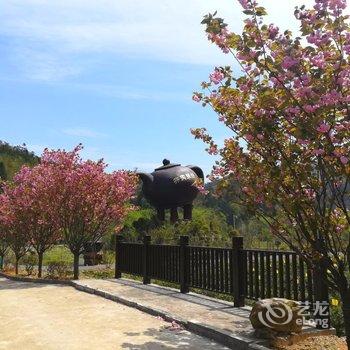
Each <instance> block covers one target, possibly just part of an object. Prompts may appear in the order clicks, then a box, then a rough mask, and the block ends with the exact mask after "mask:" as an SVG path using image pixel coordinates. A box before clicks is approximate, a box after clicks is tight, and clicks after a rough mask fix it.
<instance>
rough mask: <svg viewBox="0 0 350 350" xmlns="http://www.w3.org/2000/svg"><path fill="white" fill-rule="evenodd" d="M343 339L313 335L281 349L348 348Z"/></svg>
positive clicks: (328, 349)
mask: <svg viewBox="0 0 350 350" xmlns="http://www.w3.org/2000/svg"><path fill="white" fill-rule="evenodd" d="M347 349H348V347H347V346H346V343H345V341H344V340H343V339H341V338H338V337H336V336H333V335H332V336H322V337H317V338H315V337H311V338H309V339H306V340H304V341H302V342H299V343H298V344H295V345H292V346H287V347H282V348H279V350H347Z"/></svg>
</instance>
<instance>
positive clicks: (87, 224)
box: [41, 146, 137, 279]
mask: <svg viewBox="0 0 350 350" xmlns="http://www.w3.org/2000/svg"><path fill="white" fill-rule="evenodd" d="M80 150H81V146H78V147H76V148H75V149H74V150H73V151H71V152H66V151H60V150H59V151H49V150H45V151H44V153H43V155H42V158H41V166H43V167H46V168H49V169H50V176H51V181H52V182H53V183H54V185H55V187H56V189H57V191H56V193H55V195H54V196H53V197H52V205H53V206H54V207H55V210H56V211H57V214H58V225H59V227H60V229H61V231H62V235H63V239H64V241H65V243H66V244H67V246H68V247H69V249H70V250H71V252H72V253H73V255H74V278H75V279H78V277H79V255H80V254H82V253H83V252H84V246H85V245H86V244H87V243H94V242H96V241H98V240H99V239H100V238H101V237H102V236H103V235H104V234H105V233H106V231H107V230H108V229H110V227H111V226H115V227H117V226H118V225H119V224H120V222H121V220H122V219H123V217H124V216H125V215H126V214H127V212H128V211H129V210H130V209H132V206H131V205H130V203H129V200H130V199H131V197H132V196H133V195H134V192H135V189H136V185H137V177H136V176H135V175H134V174H133V173H131V172H128V171H115V172H112V173H106V172H105V169H106V164H105V163H104V162H103V161H102V160H100V161H98V162H93V161H90V160H88V161H83V160H82V159H81V158H80V156H79V151H80Z"/></svg>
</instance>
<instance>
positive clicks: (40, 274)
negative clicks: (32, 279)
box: [38, 252, 44, 278]
mask: <svg viewBox="0 0 350 350" xmlns="http://www.w3.org/2000/svg"><path fill="white" fill-rule="evenodd" d="M43 256H44V253H43V252H40V253H38V277H39V278H41V276H42V270H43Z"/></svg>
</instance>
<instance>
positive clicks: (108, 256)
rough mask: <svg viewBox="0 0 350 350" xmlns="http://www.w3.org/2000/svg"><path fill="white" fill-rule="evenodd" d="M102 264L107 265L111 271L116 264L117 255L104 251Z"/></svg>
mask: <svg viewBox="0 0 350 350" xmlns="http://www.w3.org/2000/svg"><path fill="white" fill-rule="evenodd" d="M102 262H103V264H105V265H106V268H107V269H111V268H112V267H113V265H114V263H115V253H114V252H112V251H110V250H106V251H104V252H103V254H102Z"/></svg>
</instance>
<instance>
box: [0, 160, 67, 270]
mask: <svg viewBox="0 0 350 350" xmlns="http://www.w3.org/2000/svg"><path fill="white" fill-rule="evenodd" d="M9 191H12V192H15V194H14V196H15V197H16V198H15V199H14V201H15V202H17V203H20V210H21V212H22V214H23V217H24V218H27V219H28V221H27V222H26V223H25V229H26V233H27V237H28V240H29V242H30V244H31V246H32V247H33V248H34V250H35V251H36V253H37V255H38V277H41V276H42V264H43V256H44V253H45V252H46V251H47V250H48V249H50V248H51V247H52V246H53V245H54V244H56V243H57V241H58V239H59V238H60V230H59V224H58V211H57V206H56V205H55V199H56V197H57V191H58V188H57V186H56V183H55V182H54V177H53V176H52V173H51V168H50V167H47V166H46V165H45V164H44V163H40V164H38V165H36V166H34V167H32V168H29V167H27V166H23V167H22V168H21V170H20V171H19V172H18V173H17V174H16V175H15V177H14V180H13V184H12V185H11V187H10V188H7V189H5V193H8V192H9Z"/></svg>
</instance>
